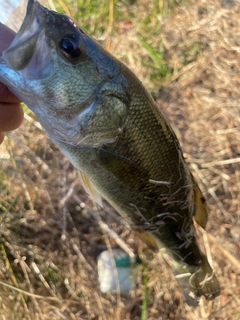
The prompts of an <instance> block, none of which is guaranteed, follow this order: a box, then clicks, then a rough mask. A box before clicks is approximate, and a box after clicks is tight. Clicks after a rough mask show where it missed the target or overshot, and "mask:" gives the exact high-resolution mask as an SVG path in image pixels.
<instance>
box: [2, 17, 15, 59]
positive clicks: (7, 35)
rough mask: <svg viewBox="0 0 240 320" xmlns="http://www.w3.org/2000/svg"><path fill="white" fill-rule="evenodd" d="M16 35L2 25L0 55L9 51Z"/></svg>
mask: <svg viewBox="0 0 240 320" xmlns="http://www.w3.org/2000/svg"><path fill="white" fill-rule="evenodd" d="M15 35H16V33H15V32H14V31H13V30H11V29H9V28H8V27H7V26H5V25H4V24H2V23H0V54H1V53H2V52H3V50H5V49H7V48H8V47H9V45H10V43H11V42H12V41H13V39H14V37H15Z"/></svg>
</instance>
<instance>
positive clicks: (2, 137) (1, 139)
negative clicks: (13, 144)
mask: <svg viewBox="0 0 240 320" xmlns="http://www.w3.org/2000/svg"><path fill="white" fill-rule="evenodd" d="M3 139H4V133H3V132H0V144H1V143H2V142H3Z"/></svg>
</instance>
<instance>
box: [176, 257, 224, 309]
mask: <svg viewBox="0 0 240 320" xmlns="http://www.w3.org/2000/svg"><path fill="white" fill-rule="evenodd" d="M188 271H190V272H188ZM173 273H174V275H175V277H176V280H177V281H178V284H179V286H180V289H181V291H182V293H183V296H184V298H185V300H186V302H187V303H188V304H189V305H191V306H197V304H198V301H199V298H200V297H201V296H204V297H205V298H206V299H207V300H212V299H214V298H216V297H217V296H219V294H220V285H219V282H218V280H217V278H216V276H215V274H214V272H213V270H212V268H211V267H210V265H209V263H208V261H207V259H205V260H204V261H203V263H202V264H201V265H200V266H199V267H194V268H193V267H191V270H187V269H186V266H182V265H180V264H179V263H178V262H176V261H174V264H173Z"/></svg>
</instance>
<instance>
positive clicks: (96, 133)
mask: <svg viewBox="0 0 240 320" xmlns="http://www.w3.org/2000/svg"><path fill="white" fill-rule="evenodd" d="M0 80H1V81H2V82H3V83H5V84H6V85H7V86H8V88H9V89H10V90H11V91H12V92H13V93H14V94H15V95H16V96H17V97H19V98H20V99H21V100H22V101H24V102H25V103H26V105H27V106H28V107H29V108H30V109H31V110H32V111H33V112H35V114H36V115H37V116H38V118H39V121H40V123H41V125H42V127H43V128H44V130H45V131H46V133H47V134H48V135H49V137H50V138H51V139H52V140H53V141H54V142H55V144H56V145H57V146H58V147H59V148H60V149H61V151H62V152H63V153H64V154H65V155H66V156H67V157H68V158H69V160H70V161H71V162H72V163H73V165H74V166H75V167H76V168H77V169H79V171H80V177H81V180H82V183H83V185H84V186H85V188H86V190H87V191H88V192H89V193H90V195H91V196H92V197H93V199H94V200H96V202H98V203H99V204H100V205H102V202H101V197H103V198H105V199H106V200H107V201H108V202H109V203H110V204H111V205H112V206H113V207H114V208H115V209H116V210H117V211H118V212H119V214H120V215H122V217H123V219H126V220H127V221H128V222H129V224H130V225H131V227H132V228H133V230H134V231H135V232H136V233H137V234H138V236H139V237H140V238H141V239H142V240H143V241H145V242H146V243H147V244H148V245H150V246H151V247H154V248H157V249H159V247H161V246H162V245H164V246H165V247H166V249H167V250H168V253H169V254H170V255H171V256H172V258H173V272H174V274H175V276H176V279H177V281H178V283H179V285H180V288H181V290H182V292H183V295H184V297H185V300H186V302H187V303H188V304H190V305H196V304H197V302H198V298H199V297H200V296H202V295H203V296H205V298H206V299H208V300H211V299H214V298H215V297H217V296H218V295H219V294H220V286H219V283H218V280H217V278H216V276H215V274H214V272H213V270H212V268H211V266H210V265H209V263H208V261H207V258H206V256H205V255H204V254H203V253H202V252H201V251H200V249H199V247H198V244H197V241H196V237H195V229H194V224H193V218H194V219H195V220H196V222H197V223H199V224H200V225H201V226H202V227H203V228H205V226H206V222H207V209H206V204H205V199H204V197H203V195H202V193H201V190H200V189H199V187H198V186H197V184H196V182H195V180H194V178H193V176H192V174H191V172H190V171H189V169H188V167H187V165H186V163H185V160H184V157H183V154H182V151H181V148H180V145H179V142H178V140H177V138H176V136H175V134H174V132H173V130H172V128H171V126H170V125H169V123H168V121H167V119H166V118H165V116H164V115H163V114H162V113H161V111H160V109H159V108H158V107H157V105H156V104H155V102H154V100H153V99H152V97H151V95H150V94H149V93H148V92H147V91H146V89H145V88H144V87H143V85H142V84H141V82H140V81H139V80H138V79H137V77H136V76H135V75H134V74H133V73H132V72H131V71H130V70H129V69H128V68H127V67H126V66H125V65H124V64H122V63H121V62H120V61H118V60H117V59H116V58H114V57H113V56H111V54H110V53H109V52H107V51H106V50H105V49H103V48H102V47H101V46H100V45H99V44H98V43H97V42H96V41H95V40H94V39H92V38H91V37H90V36H88V35H87V34H86V33H85V32H84V31H83V30H82V29H80V28H79V27H78V26H77V25H76V24H75V23H74V22H73V20H72V19H71V18H69V17H67V16H66V15H62V14H59V13H56V12H54V11H50V10H48V9H47V8H45V7H43V6H41V5H40V4H39V3H38V2H37V1H36V0H29V2H28V8H27V14H26V17H25V20H24V22H23V25H22V27H21V28H20V30H19V32H18V34H17V36H16V37H15V39H14V41H13V42H12V44H11V45H10V47H9V48H8V49H7V50H6V51H5V52H4V53H3V56H2V57H1V58H0Z"/></svg>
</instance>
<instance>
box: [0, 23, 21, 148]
mask: <svg viewBox="0 0 240 320" xmlns="http://www.w3.org/2000/svg"><path fill="white" fill-rule="evenodd" d="M14 37H15V32H14V31H12V30H11V29H9V28H8V27H6V26H5V25H4V24H1V23H0V55H1V54H2V52H3V51H4V50H5V49H6V48H7V47H8V46H9V45H10V43H11V42H12V40H13V38H14ZM22 119H23V110H22V107H21V104H20V100H19V99H18V98H17V97H15V96H14V95H13V94H12V93H11V92H10V91H9V90H8V88H7V87H6V86H5V85H4V84H2V83H0V143H2V141H3V138H4V131H10V130H14V129H16V128H17V127H19V126H20V124H21V122H22Z"/></svg>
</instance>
